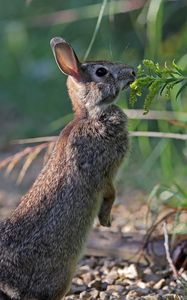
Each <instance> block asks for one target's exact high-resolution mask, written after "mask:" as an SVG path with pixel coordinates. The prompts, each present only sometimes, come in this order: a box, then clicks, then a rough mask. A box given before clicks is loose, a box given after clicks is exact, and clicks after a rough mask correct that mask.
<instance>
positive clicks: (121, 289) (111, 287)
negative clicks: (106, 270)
mask: <svg viewBox="0 0 187 300" xmlns="http://www.w3.org/2000/svg"><path fill="white" fill-rule="evenodd" d="M124 290H125V288H124V286H122V285H117V284H114V285H108V286H107V291H108V292H118V294H122V293H123V292H124Z"/></svg>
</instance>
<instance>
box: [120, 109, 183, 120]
mask: <svg viewBox="0 0 187 300" xmlns="http://www.w3.org/2000/svg"><path fill="white" fill-rule="evenodd" d="M123 111H124V113H125V114H126V115H127V117H128V118H129V119H141V120H164V121H172V120H179V121H183V122H186V121H187V113H185V112H173V111H159V110H150V111H149V113H148V114H147V115H144V114H143V113H144V110H143V109H124V110H123Z"/></svg>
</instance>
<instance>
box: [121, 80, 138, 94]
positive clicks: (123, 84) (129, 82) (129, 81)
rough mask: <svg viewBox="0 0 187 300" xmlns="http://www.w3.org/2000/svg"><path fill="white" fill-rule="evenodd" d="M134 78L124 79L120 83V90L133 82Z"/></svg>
mask: <svg viewBox="0 0 187 300" xmlns="http://www.w3.org/2000/svg"><path fill="white" fill-rule="evenodd" d="M134 80H135V78H134V79H129V80H124V81H123V82H122V84H121V90H122V91H123V90H126V89H128V88H129V86H130V85H131V83H133V82H134Z"/></svg>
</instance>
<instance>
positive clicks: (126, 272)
mask: <svg viewBox="0 0 187 300" xmlns="http://www.w3.org/2000/svg"><path fill="white" fill-rule="evenodd" d="M118 274H119V276H123V277H125V278H129V279H136V278H137V277H138V271H137V268H136V266H135V265H134V264H131V265H130V266H129V267H125V268H123V269H118Z"/></svg>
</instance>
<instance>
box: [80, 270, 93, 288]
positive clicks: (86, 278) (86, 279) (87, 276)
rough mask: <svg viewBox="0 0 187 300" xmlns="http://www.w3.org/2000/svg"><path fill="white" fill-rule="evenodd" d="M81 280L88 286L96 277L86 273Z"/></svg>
mask: <svg viewBox="0 0 187 300" xmlns="http://www.w3.org/2000/svg"><path fill="white" fill-rule="evenodd" d="M81 278H82V280H83V282H84V283H85V284H86V285H88V284H89V283H90V282H91V281H93V280H94V276H93V274H92V273H91V272H86V273H84V274H82V275H81Z"/></svg>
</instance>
